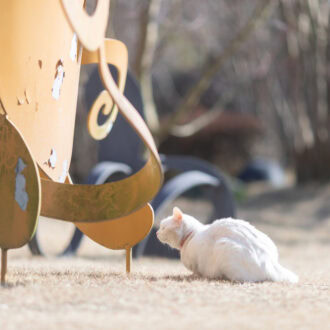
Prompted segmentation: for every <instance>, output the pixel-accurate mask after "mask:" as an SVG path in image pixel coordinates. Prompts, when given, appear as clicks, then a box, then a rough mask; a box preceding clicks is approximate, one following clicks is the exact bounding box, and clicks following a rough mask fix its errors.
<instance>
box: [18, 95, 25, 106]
mask: <svg viewBox="0 0 330 330" xmlns="http://www.w3.org/2000/svg"><path fill="white" fill-rule="evenodd" d="M17 104H18V105H22V104H24V99H22V98H20V97H17Z"/></svg>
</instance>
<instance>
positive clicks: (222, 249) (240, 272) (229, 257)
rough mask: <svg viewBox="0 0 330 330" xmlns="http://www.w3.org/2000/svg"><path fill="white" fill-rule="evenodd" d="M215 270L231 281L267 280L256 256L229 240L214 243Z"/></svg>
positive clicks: (244, 247) (224, 239) (239, 244)
mask: <svg viewBox="0 0 330 330" xmlns="http://www.w3.org/2000/svg"><path fill="white" fill-rule="evenodd" d="M214 253H215V256H214V257H215V259H216V264H217V270H218V272H219V273H222V276H224V277H226V278H228V279H229V280H231V281H238V282H245V281H248V282H258V281H265V280H267V279H268V276H267V272H266V271H265V270H264V269H263V267H260V264H259V262H258V260H257V257H256V255H254V253H253V252H252V251H250V250H249V249H248V248H247V247H246V246H244V245H243V244H241V243H240V242H237V241H235V240H233V239H231V238H227V237H226V238H220V239H219V240H217V242H216V243H215V249H214Z"/></svg>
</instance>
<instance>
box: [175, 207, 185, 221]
mask: <svg viewBox="0 0 330 330" xmlns="http://www.w3.org/2000/svg"><path fill="white" fill-rule="evenodd" d="M182 218H183V213H182V211H181V210H180V209H179V208H178V207H176V206H175V207H174V208H173V219H174V220H176V221H177V222H181V221H182Z"/></svg>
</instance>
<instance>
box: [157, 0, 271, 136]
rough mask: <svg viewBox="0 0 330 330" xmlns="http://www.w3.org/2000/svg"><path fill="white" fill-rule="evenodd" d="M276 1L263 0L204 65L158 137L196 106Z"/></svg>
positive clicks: (167, 131)
mask: <svg viewBox="0 0 330 330" xmlns="http://www.w3.org/2000/svg"><path fill="white" fill-rule="evenodd" d="M274 3H277V1H274V0H267V1H262V2H261V4H260V5H259V6H258V7H257V8H256V9H255V11H254V13H253V14H252V16H251V18H250V19H249V20H248V22H247V23H246V25H245V26H244V27H243V28H241V29H240V31H239V32H238V34H237V35H236V37H235V38H234V39H233V40H232V41H231V42H230V43H229V45H228V46H227V47H226V48H225V50H224V51H223V52H222V53H221V54H219V55H218V57H216V59H215V61H214V62H213V63H212V64H211V65H209V64H206V65H205V66H204V67H205V68H204V70H203V72H202V74H201V77H200V79H199V81H198V83H197V84H195V85H194V86H193V87H192V88H191V89H190V90H189V91H188V93H187V95H186V97H185V98H184V99H183V101H182V103H181V104H180V105H179V107H178V108H177V109H176V111H175V113H174V115H173V116H172V117H171V118H170V120H169V121H168V122H167V124H165V125H163V127H162V128H161V130H160V131H159V136H158V139H159V140H160V141H162V140H163V139H164V138H165V137H166V136H167V135H168V134H169V132H170V131H171V127H172V126H173V125H175V124H176V123H177V122H178V121H179V120H180V119H181V118H182V117H183V115H184V114H186V113H187V112H189V111H191V110H193V109H194V108H195V107H196V105H197V104H198V102H199V100H200V98H201V96H202V94H203V93H204V92H205V91H206V90H207V88H208V87H209V86H210V83H211V79H212V78H213V77H214V76H215V74H216V73H218V71H219V70H220V69H221V67H222V65H223V64H224V62H225V61H226V60H228V58H230V57H231V56H232V55H233V54H234V53H235V52H236V51H237V49H238V48H239V47H240V46H241V45H242V43H243V42H244V41H246V40H247V39H248V37H249V36H250V35H251V33H252V32H253V31H254V29H255V28H256V26H257V23H259V22H260V21H263V20H264V19H265V18H266V16H267V14H268V13H269V12H270V8H271V7H272V6H273V4H274Z"/></svg>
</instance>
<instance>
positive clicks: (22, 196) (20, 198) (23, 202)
mask: <svg viewBox="0 0 330 330" xmlns="http://www.w3.org/2000/svg"><path fill="white" fill-rule="evenodd" d="M25 167H26V164H25V163H24V162H23V160H22V158H18V160H17V165H16V169H15V173H16V181H15V200H16V202H17V203H18V205H19V206H20V208H21V209H22V210H23V211H26V208H27V204H28V201H29V196H28V194H27V192H26V190H25V186H26V180H25V177H24V175H23V174H22V171H23V170H24V169H25Z"/></svg>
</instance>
